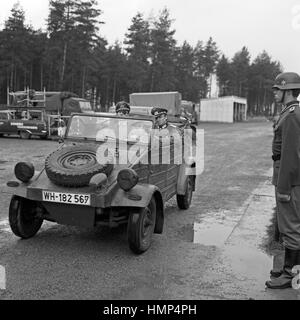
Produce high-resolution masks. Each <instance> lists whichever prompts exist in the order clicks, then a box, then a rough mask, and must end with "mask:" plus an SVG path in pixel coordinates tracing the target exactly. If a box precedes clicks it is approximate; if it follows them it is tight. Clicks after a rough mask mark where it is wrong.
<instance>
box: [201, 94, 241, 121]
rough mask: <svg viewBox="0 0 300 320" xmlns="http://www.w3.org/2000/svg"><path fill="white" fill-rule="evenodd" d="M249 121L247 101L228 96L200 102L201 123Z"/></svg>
mask: <svg viewBox="0 0 300 320" xmlns="http://www.w3.org/2000/svg"><path fill="white" fill-rule="evenodd" d="M245 120H247V99H245V98H240V97H236V96H227V97H220V98H212V99H202V100H201V101H200V121H202V122H228V123H233V122H237V121H245Z"/></svg>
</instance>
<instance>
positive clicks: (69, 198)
mask: <svg viewBox="0 0 300 320" xmlns="http://www.w3.org/2000/svg"><path fill="white" fill-rule="evenodd" d="M43 201H47V202H58V203H68V204H78V205H82V206H90V205H91V196H90V195H88V194H75V193H62V192H52V191H43Z"/></svg>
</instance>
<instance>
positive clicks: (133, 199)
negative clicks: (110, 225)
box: [111, 184, 164, 234]
mask: <svg viewBox="0 0 300 320" xmlns="http://www.w3.org/2000/svg"><path fill="white" fill-rule="evenodd" d="M152 197H154V198H155V203H156V221H155V228H154V232H155V233H160V234H161V233H162V232H163V225H164V200H163V197H162V194H161V192H160V190H159V189H158V188H157V187H156V186H154V185H149V184H138V185H136V186H135V187H133V188H132V189H131V190H130V191H124V190H122V189H121V188H119V189H118V190H117V192H116V193H115V194H114V196H113V199H112V202H111V207H128V208H145V207H147V205H148V204H149V202H150V200H151V198H152Z"/></svg>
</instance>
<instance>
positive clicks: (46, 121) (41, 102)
mask: <svg viewBox="0 0 300 320" xmlns="http://www.w3.org/2000/svg"><path fill="white" fill-rule="evenodd" d="M7 103H8V105H7V106H6V108H5V109H4V110H1V115H0V120H1V122H0V136H1V135H19V136H20V137H21V138H24V139H29V138H31V137H32V136H39V137H41V138H47V137H53V136H54V137H55V136H57V137H61V136H63V135H64V133H65V130H66V124H67V121H68V118H69V117H70V115H71V114H72V113H81V112H82V113H92V112H93V111H92V108H91V104H90V102H89V101H87V100H85V99H82V98H78V96H77V95H75V94H73V93H71V92H46V91H35V90H31V89H29V88H27V89H26V90H25V91H17V92H9V91H8V101H7Z"/></svg>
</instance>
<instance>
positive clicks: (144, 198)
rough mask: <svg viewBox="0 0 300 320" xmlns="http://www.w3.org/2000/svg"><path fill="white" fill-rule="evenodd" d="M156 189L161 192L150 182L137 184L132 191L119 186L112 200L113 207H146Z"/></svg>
mask: <svg viewBox="0 0 300 320" xmlns="http://www.w3.org/2000/svg"><path fill="white" fill-rule="evenodd" d="M156 191H158V192H159V193H160V191H159V190H158V188H157V187H156V186H154V185H149V184H137V185H136V186H135V187H133V188H132V189H131V190H130V191H124V190H123V189H121V188H118V189H117V191H116V193H115V194H114V196H113V199H112V201H111V207H136V208H145V207H147V205H148V204H149V202H150V200H151V198H152V196H153V194H154V192H156Z"/></svg>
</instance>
